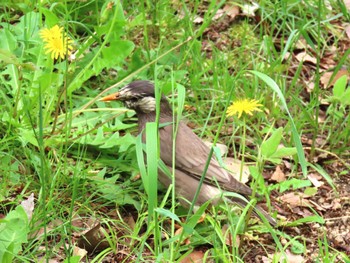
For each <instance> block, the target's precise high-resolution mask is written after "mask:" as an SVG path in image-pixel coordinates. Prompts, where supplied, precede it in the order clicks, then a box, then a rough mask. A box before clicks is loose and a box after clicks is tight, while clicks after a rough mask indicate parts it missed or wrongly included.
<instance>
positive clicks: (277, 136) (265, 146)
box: [261, 128, 283, 158]
mask: <svg viewBox="0 0 350 263" xmlns="http://www.w3.org/2000/svg"><path fill="white" fill-rule="evenodd" d="M282 131H283V129H282V128H278V129H277V130H275V131H274V132H273V133H272V134H271V136H270V138H269V139H267V140H266V141H264V142H263V143H262V144H261V154H262V155H263V156H264V157H265V158H269V157H271V156H272V154H273V153H275V152H276V151H277V147H278V145H279V144H280V142H281V139H282Z"/></svg>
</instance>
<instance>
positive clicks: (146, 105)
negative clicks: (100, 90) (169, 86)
mask: <svg viewBox="0 0 350 263" xmlns="http://www.w3.org/2000/svg"><path fill="white" fill-rule="evenodd" d="M164 99H165V98H163V97H162V101H163V100H164ZM113 100H119V101H122V102H123V103H124V104H125V106H126V107H127V108H129V109H133V110H135V111H136V112H137V113H150V112H154V111H155V110H156V99H155V94H154V85H153V83H151V82H149V81H146V80H137V81H134V82H131V83H130V84H128V85H126V86H125V87H123V88H121V89H120V90H119V91H118V92H116V93H114V94H111V95H108V96H106V97H104V98H102V99H101V101H113Z"/></svg>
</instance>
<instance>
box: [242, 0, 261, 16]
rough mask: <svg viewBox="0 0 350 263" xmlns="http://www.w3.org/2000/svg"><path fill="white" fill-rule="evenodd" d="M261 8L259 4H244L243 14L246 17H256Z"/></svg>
mask: <svg viewBox="0 0 350 263" xmlns="http://www.w3.org/2000/svg"><path fill="white" fill-rule="evenodd" d="M259 8H260V6H259V4H258V3H255V2H253V3H251V4H244V5H243V6H242V14H244V15H246V16H255V11H256V10H258V9H259Z"/></svg>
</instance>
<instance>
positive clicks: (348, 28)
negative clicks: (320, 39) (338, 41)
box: [344, 25, 350, 39]
mask: <svg viewBox="0 0 350 263" xmlns="http://www.w3.org/2000/svg"><path fill="white" fill-rule="evenodd" d="M344 31H345V34H346V35H347V37H348V38H349V39H350V25H347V26H346V27H345V29H344Z"/></svg>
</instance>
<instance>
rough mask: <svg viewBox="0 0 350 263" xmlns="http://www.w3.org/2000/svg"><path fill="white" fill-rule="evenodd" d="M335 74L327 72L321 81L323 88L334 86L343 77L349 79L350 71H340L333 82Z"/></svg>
mask: <svg viewBox="0 0 350 263" xmlns="http://www.w3.org/2000/svg"><path fill="white" fill-rule="evenodd" d="M333 74H334V72H333V71H329V72H325V73H324V74H323V75H322V77H321V79H320V82H321V84H322V86H323V88H328V87H331V86H333V85H334V83H335V82H336V81H337V80H338V79H339V78H340V77H342V76H347V77H348V79H349V76H350V74H349V71H348V70H347V69H340V70H339V71H338V72H337V73H336V74H335V76H334V77H333V79H332V80H331V77H332V75H333Z"/></svg>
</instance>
